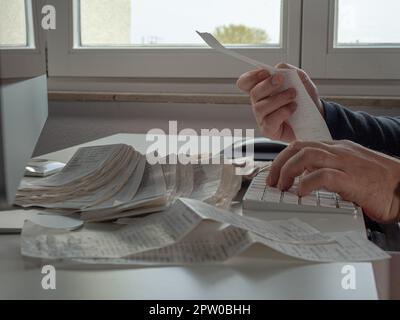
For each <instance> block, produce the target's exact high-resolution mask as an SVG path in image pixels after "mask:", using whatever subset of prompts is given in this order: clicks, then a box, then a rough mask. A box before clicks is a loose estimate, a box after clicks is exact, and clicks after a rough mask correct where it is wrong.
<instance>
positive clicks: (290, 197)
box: [282, 192, 299, 204]
mask: <svg viewBox="0 0 400 320" xmlns="http://www.w3.org/2000/svg"><path fill="white" fill-rule="evenodd" d="M282 202H283V203H287V204H299V197H298V196H297V195H296V194H293V193H291V192H284V193H283V199H282Z"/></svg>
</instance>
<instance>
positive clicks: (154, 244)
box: [21, 198, 389, 265]
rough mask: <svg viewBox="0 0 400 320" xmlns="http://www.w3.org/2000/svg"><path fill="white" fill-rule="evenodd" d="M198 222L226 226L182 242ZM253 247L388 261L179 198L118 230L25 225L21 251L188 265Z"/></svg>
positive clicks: (296, 229)
mask: <svg viewBox="0 0 400 320" xmlns="http://www.w3.org/2000/svg"><path fill="white" fill-rule="evenodd" d="M204 220H210V221H214V222H218V223H223V224H229V226H228V227H227V228H225V229H223V230H220V231H215V232H214V233H211V234H205V235H204V236H199V237H197V238H194V239H190V240H187V239H188V236H189V235H190V234H191V233H192V231H194V230H195V229H196V228H197V227H199V226H200V224H201V223H202V222H203V221H204ZM255 243H259V244H262V245H264V246H267V247H269V248H272V249H274V250H275V251H278V252H280V253H282V254H284V255H287V256H290V257H294V258H298V259H302V260H307V261H315V262H330V261H370V260H379V259H387V258H388V257H389V256H388V255H387V254H386V253H385V252H384V251H382V250H380V249H379V248H378V247H376V246H375V245H374V244H372V243H371V242H369V241H368V240H367V239H366V238H365V237H364V236H362V235H361V234H360V233H357V232H354V233H351V232H350V233H337V234H333V235H327V234H322V233H320V232H319V231H318V230H316V229H314V228H313V227H311V226H309V225H308V224H306V223H304V222H301V221H300V220H298V219H290V220H282V221H270V222H266V221H262V220H258V219H254V218H250V217H243V216H239V215H234V214H232V213H231V212H229V211H226V210H224V209H220V208H216V207H214V206H211V205H209V204H206V203H203V202H201V201H198V200H194V199H186V198H180V199H179V200H177V201H176V202H175V204H174V205H173V206H171V207H170V208H169V209H168V210H167V211H165V212H160V213H155V214H152V215H149V216H146V217H143V218H137V219H135V221H133V222H131V223H130V224H128V225H126V226H123V227H119V226H117V225H109V224H106V225H104V224H92V225H90V224H89V225H87V226H85V227H84V228H81V229H79V230H77V231H73V232H67V231H61V230H59V229H52V228H46V227H43V226H39V225H36V224H33V223H32V222H30V221H27V222H26V224H25V226H24V229H23V232H22V238H21V252H22V254H23V255H25V256H30V257H36V258H42V259H63V260H72V261H79V262H86V263H103V264H104V263H106V264H138V265H147V264H148V265H152V264H161V265H162V264H190V263H199V262H202V263H207V262H215V261H223V260H226V259H228V258H230V257H233V256H235V255H237V254H239V253H240V252H242V251H244V250H246V249H247V248H248V247H250V246H251V245H253V244H255Z"/></svg>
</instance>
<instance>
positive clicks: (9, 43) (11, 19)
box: [0, 0, 45, 78]
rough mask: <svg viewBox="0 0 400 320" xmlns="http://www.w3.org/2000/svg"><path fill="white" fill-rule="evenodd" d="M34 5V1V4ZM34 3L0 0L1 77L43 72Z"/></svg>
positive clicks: (29, 1) (43, 65)
mask: <svg viewBox="0 0 400 320" xmlns="http://www.w3.org/2000/svg"><path fill="white" fill-rule="evenodd" d="M36 3H37V2H36ZM36 3H35V5H33V2H32V1H31V0H0V63H1V65H0V70H1V75H0V76H1V78H21V77H31V76H36V75H40V74H43V73H45V58H44V52H43V50H42V48H43V41H42V39H43V38H42V37H40V32H39V28H37V27H36V28H35V26H37V25H38V21H37V19H36V17H37V15H36V14H37V10H36V9H37V8H36Z"/></svg>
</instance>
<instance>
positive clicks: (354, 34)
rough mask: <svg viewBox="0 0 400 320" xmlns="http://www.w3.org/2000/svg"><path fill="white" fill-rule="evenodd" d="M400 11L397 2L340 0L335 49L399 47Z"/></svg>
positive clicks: (337, 8) (399, 3) (387, 0)
mask: <svg viewBox="0 0 400 320" xmlns="http://www.w3.org/2000/svg"><path fill="white" fill-rule="evenodd" d="M399 12H400V1H398V0H383V1H376V0H338V1H337V7H336V24H335V25H336V39H335V46H336V47H349V46H350V47H361V46H363V47H395V46H400V23H399V20H398V19H399V17H398V15H399Z"/></svg>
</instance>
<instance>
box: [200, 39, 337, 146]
mask: <svg viewBox="0 0 400 320" xmlns="http://www.w3.org/2000/svg"><path fill="white" fill-rule="evenodd" d="M197 33H198V34H199V36H200V37H201V38H202V39H203V40H204V41H205V42H206V43H207V44H208V45H209V46H210V47H211V48H213V49H215V50H217V51H218V52H221V53H223V54H226V55H228V56H231V57H233V58H236V59H238V60H240V61H243V62H245V63H248V64H250V65H252V66H254V67H256V68H260V69H265V70H267V71H268V72H269V73H270V74H271V75H273V74H276V73H280V74H282V75H283V76H284V78H285V83H284V86H283V89H284V90H285V89H288V88H295V89H296V90H297V96H296V103H297V109H296V111H295V112H294V113H293V114H292V116H291V117H290V118H289V124H290V125H291V127H292V128H293V131H294V134H295V136H296V138H297V139H299V140H312V141H330V140H332V136H331V134H330V132H329V129H328V126H327V125H326V123H325V120H324V119H323V117H322V115H321V113H320V112H319V111H318V109H317V107H316V105H315V103H314V101H313V100H312V99H311V97H310V95H309V94H308V92H307V91H306V88H305V87H304V85H303V82H302V81H301V79H300V77H299V75H298V73H297V71H296V70H293V69H277V68H274V67H272V66H269V65H266V64H264V63H261V62H259V61H257V60H254V59H251V58H249V57H246V56H244V55H241V54H239V53H237V52H235V51H233V50H229V49H227V48H225V47H224V46H223V45H222V44H221V43H219V42H218V40H217V39H215V38H214V36H213V35H211V34H210V33H207V32H198V31H197Z"/></svg>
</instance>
